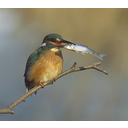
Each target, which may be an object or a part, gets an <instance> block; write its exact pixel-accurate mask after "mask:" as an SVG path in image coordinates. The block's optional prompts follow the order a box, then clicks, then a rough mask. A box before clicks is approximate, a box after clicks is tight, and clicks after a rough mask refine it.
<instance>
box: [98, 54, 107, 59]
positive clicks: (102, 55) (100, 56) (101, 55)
mask: <svg viewBox="0 0 128 128" xmlns="http://www.w3.org/2000/svg"><path fill="white" fill-rule="evenodd" d="M104 56H106V54H98V56H97V57H98V58H99V59H100V60H103V57H104Z"/></svg>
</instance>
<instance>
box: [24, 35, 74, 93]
mask: <svg viewBox="0 0 128 128" xmlns="http://www.w3.org/2000/svg"><path fill="white" fill-rule="evenodd" d="M63 44H72V42H69V41H67V40H64V39H63V37H62V36H61V35H59V34H55V33H51V34H48V35H46V36H45V37H44V39H43V42H42V44H41V46H40V47H39V48H38V49H36V50H35V51H34V52H33V53H32V54H31V55H30V56H29V57H28V60H27V63H26V68H25V73H24V81H25V86H26V92H28V91H29V90H30V89H32V88H34V87H35V86H39V85H40V86H41V87H42V88H44V85H43V83H44V82H50V81H51V82H52V81H54V80H55V79H56V77H57V75H59V74H60V73H61V72H62V70H63V56H62V52H61V48H63V47H64V45H63ZM36 93H37V91H36V92H35V95H36Z"/></svg>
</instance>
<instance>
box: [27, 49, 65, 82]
mask: <svg viewBox="0 0 128 128" xmlns="http://www.w3.org/2000/svg"><path fill="white" fill-rule="evenodd" d="M62 68H63V58H62V54H61V51H59V50H58V51H56V52H55V51H51V50H46V51H45V54H44V55H42V56H40V57H39V58H38V60H37V61H36V62H35V63H34V64H33V65H32V66H31V68H30V69H29V72H28V78H27V79H28V80H29V81H33V80H34V82H35V83H38V82H46V81H49V80H53V79H54V78H55V77H56V76H57V75H58V74H60V73H61V72H62Z"/></svg>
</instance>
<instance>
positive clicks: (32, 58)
mask: <svg viewBox="0 0 128 128" xmlns="http://www.w3.org/2000/svg"><path fill="white" fill-rule="evenodd" d="M42 52H43V50H41V49H40V48H39V49H37V50H36V51H35V52H33V53H32V54H31V55H30V56H29V58H28V60H27V63H26V69H25V73H24V76H27V73H28V71H29V68H30V67H31V66H32V65H33V64H34V63H35V61H36V60H38V58H39V56H40V55H41V54H42Z"/></svg>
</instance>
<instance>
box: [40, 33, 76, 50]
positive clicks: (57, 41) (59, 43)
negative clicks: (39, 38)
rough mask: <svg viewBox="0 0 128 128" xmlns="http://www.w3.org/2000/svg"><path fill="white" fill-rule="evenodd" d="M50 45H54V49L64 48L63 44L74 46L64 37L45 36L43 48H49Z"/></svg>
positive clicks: (57, 35)
mask: <svg viewBox="0 0 128 128" xmlns="http://www.w3.org/2000/svg"><path fill="white" fill-rule="evenodd" d="M49 44H53V46H54V47H56V48H60V47H61V48H63V46H64V45H63V44H73V43H71V42H69V41H67V40H64V39H63V37H62V36H61V35H59V34H54V33H53V34H48V35H47V36H45V38H44V40H43V42H42V45H41V47H43V46H47V45H49Z"/></svg>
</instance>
